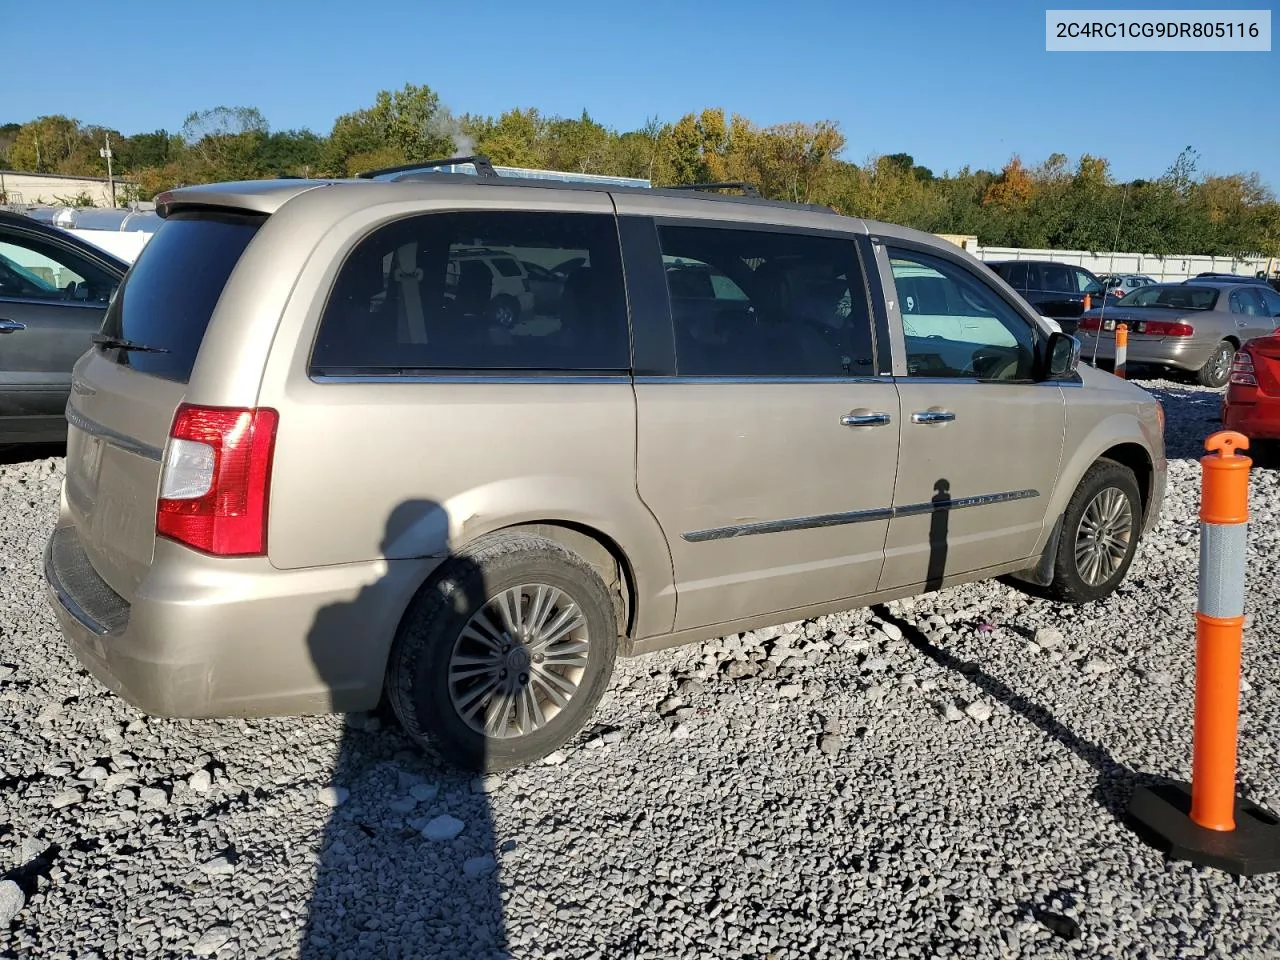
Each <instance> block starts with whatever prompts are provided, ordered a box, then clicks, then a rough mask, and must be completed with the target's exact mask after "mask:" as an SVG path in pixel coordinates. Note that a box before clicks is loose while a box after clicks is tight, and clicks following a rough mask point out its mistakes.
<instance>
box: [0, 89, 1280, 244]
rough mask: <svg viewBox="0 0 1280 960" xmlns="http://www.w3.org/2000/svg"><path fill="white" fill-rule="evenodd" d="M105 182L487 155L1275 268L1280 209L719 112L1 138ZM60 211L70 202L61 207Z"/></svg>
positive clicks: (433, 103)
mask: <svg viewBox="0 0 1280 960" xmlns="http://www.w3.org/2000/svg"><path fill="white" fill-rule="evenodd" d="M108 137H109V138H110V142H111V147H112V152H113V158H114V159H113V169H114V172H115V174H116V175H117V176H120V177H127V178H129V179H130V180H132V181H133V182H134V183H135V184H136V190H137V195H138V196H139V197H140V198H141V199H149V198H150V197H152V196H154V195H155V194H156V193H158V192H159V191H161V190H164V189H168V188H170V187H174V186H180V185H183V184H192V183H202V182H209V181H215V180H235V179H256V178H262V177H276V176H302V177H315V176H350V175H352V174H355V173H358V172H360V171H361V170H367V169H371V168H376V167H383V166H391V165H395V164H400V163H409V162H414V161H420V160H427V159H435V158H440V157H446V156H450V155H455V154H470V153H473V152H479V153H484V154H487V155H488V156H489V157H490V158H491V159H492V160H493V162H494V163H497V164H504V165H511V166H524V167H542V168H549V169H555V170H565V171H575V172H582V173H604V174H613V175H621V176H629V177H644V178H647V179H650V180H652V181H653V182H654V183H655V184H656V185H667V184H681V183H695V182H704V181H724V180H733V181H738V180H741V181H748V182H751V183H754V184H756V185H757V186H758V187H759V188H760V190H761V192H762V193H763V194H764V195H766V196H769V197H773V198H776V199H786V200H797V201H804V202H809V203H819V204H824V205H828V206H831V207H834V208H835V209H837V210H839V211H841V212H842V213H849V214H855V215H858V216H863V217H870V218H874V219H877V220H887V221H890V222H894V223H902V224H907V225H910V226H913V227H918V228H919V229H922V230H928V231H930V232H933V233H957V234H975V235H977V237H978V239H979V241H980V242H981V243H983V244H985V245H994V246H1017V247H1051V248H1057V249H1083V250H1128V251H1136V252H1141V253H1150V254H1169V253H1200V254H1213V255H1218V256H1250V255H1264V256H1269V255H1280V203H1277V201H1276V197H1275V195H1274V194H1273V193H1272V192H1271V190H1269V189H1268V188H1267V187H1266V186H1265V185H1264V184H1263V183H1262V182H1261V180H1260V179H1259V178H1258V175H1257V174H1256V173H1250V174H1246V173H1239V174H1228V175H1206V174H1202V173H1200V172H1199V171H1197V169H1196V163H1197V157H1196V153H1195V151H1194V150H1193V149H1192V148H1191V147H1187V148H1186V149H1185V150H1184V151H1183V152H1182V153H1181V154H1179V156H1178V157H1177V158H1175V159H1173V161H1172V163H1171V164H1170V165H1169V167H1168V168H1167V169H1165V170H1164V171H1163V172H1162V173H1160V174H1159V175H1157V176H1154V177H1153V178H1152V179H1149V180H1133V181H1130V182H1119V181H1117V180H1116V179H1114V178H1113V177H1112V176H1111V173H1110V170H1109V167H1108V164H1107V161H1106V160H1105V159H1102V158H1101V157H1094V156H1089V155H1085V156H1082V157H1081V158H1080V159H1079V161H1078V162H1077V163H1076V164H1075V165H1074V166H1071V165H1070V164H1069V162H1068V160H1067V158H1066V156H1064V155H1063V154H1060V153H1055V154H1053V155H1052V156H1050V157H1049V158H1048V159H1047V160H1045V161H1043V162H1042V163H1039V164H1037V165H1034V166H1028V165H1025V164H1024V163H1023V162H1022V161H1021V160H1020V159H1019V158H1018V157H1016V156H1015V157H1013V158H1012V159H1010V160H1009V162H1008V163H1006V164H1005V166H1004V168H1003V169H1001V170H998V171H991V170H971V169H969V168H968V167H965V168H963V169H961V170H959V171H957V172H954V173H947V174H943V175H937V174H935V173H934V172H933V171H932V170H930V169H928V168H927V167H924V166H921V165H919V164H917V163H916V162H915V161H914V159H913V158H912V157H911V156H909V155H907V154H903V153H898V154H890V155H881V156H873V157H871V158H869V159H867V160H866V161H865V162H863V163H852V162H848V161H846V160H843V159H841V157H842V155H843V154H844V152H845V148H846V147H847V146H848V141H847V139H846V136H845V134H844V133H843V132H842V131H841V130H840V128H839V126H838V125H837V124H836V123H833V122H829V121H820V122H818V123H785V124H778V125H776V126H768V127H761V126H757V125H756V124H754V123H752V122H751V121H750V120H748V119H747V118H746V117H742V116H737V115H734V116H730V117H726V116H725V114H724V111H722V110H718V109H708V110H703V111H702V112H701V113H696V114H694V113H691V114H688V115H686V116H684V117H682V118H680V119H679V120H678V121H676V122H674V123H662V122H660V121H659V120H657V119H656V118H655V119H652V120H650V121H649V122H647V123H646V124H645V125H644V126H643V127H642V128H640V129H639V130H630V131H625V132H620V131H617V130H611V129H609V128H607V127H605V126H603V125H601V124H599V123H597V122H596V121H595V120H593V119H592V118H591V117H590V116H589V115H588V114H587V113H586V112H585V111H584V112H583V114H582V116H581V117H578V118H576V119H571V118H564V117H548V116H544V115H543V114H542V113H540V112H539V111H538V110H536V109H533V108H521V109H514V110H510V111H508V112H506V113H503V114H502V115H501V116H497V117H487V116H475V115H471V114H464V115H460V116H455V115H454V114H453V113H451V112H450V111H449V109H448V108H447V107H446V106H445V105H444V104H443V103H441V101H440V98H439V96H438V95H437V94H436V93H435V92H434V91H433V90H431V89H430V88H429V87H426V86H416V85H413V84H409V85H406V86H405V87H404V88H403V89H401V90H391V91H388V90H384V91H381V92H380V93H378V95H377V97H376V98H375V100H374V102H373V103H372V104H371V105H370V106H368V107H366V108H364V109H362V110H357V111H355V112H353V113H348V114H344V115H342V116H340V117H338V119H337V120H335V121H334V124H333V128H332V129H331V130H330V131H329V133H328V135H327V136H326V135H320V134H316V133H314V132H312V131H310V130H277V131H272V130H271V129H270V128H269V126H268V124H267V120H266V118H265V117H264V116H263V115H262V113H261V112H260V111H259V110H257V109H256V108H253V107H216V108H214V109H211V110H205V111H202V112H199V113H193V114H191V115H190V116H189V117H188V118H187V120H186V122H185V123H184V124H183V126H182V129H181V130H180V131H168V130H156V131H153V132H151V133H140V134H133V135H130V136H126V135H124V134H122V133H120V132H119V131H116V130H111V129H108V128H104V127H100V126H95V125H91V124H83V123H80V122H79V121H77V120H74V119H72V118H70V117H65V116H47V117H39V118H37V119H35V120H32V121H30V122H28V123H23V124H17V123H10V124H6V125H4V126H0V166H3V167H7V168H10V169H16V170H27V171H37V172H51V173H65V174H80V175H89V176H98V177H102V176H106V172H107V171H106V160H105V159H104V158H103V157H102V156H101V155H100V148H101V147H102V146H103V145H104V144H105V142H106V140H107V138H108ZM63 199H64V200H65V199H66V198H63Z"/></svg>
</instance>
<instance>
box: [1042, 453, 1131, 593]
mask: <svg viewBox="0 0 1280 960" xmlns="http://www.w3.org/2000/svg"><path fill="white" fill-rule="evenodd" d="M1106 490H1118V491H1119V492H1120V493H1121V494H1123V496H1124V499H1125V500H1126V501H1127V502H1128V505H1129V517H1130V518H1131V522H1130V523H1129V530H1128V546H1127V549H1126V550H1125V552H1124V555H1123V557H1122V559H1121V560H1120V564H1119V566H1118V567H1117V568H1116V569H1115V570H1114V572H1112V573H1111V574H1110V575H1109V576H1107V577H1105V579H1103V580H1101V582H1097V583H1091V582H1090V580H1089V578H1087V577H1086V576H1085V575H1083V574H1082V573H1081V570H1080V564H1079V562H1078V561H1077V556H1076V543H1077V538H1078V537H1079V536H1080V527H1081V523H1082V521H1083V520H1084V516H1085V511H1086V510H1087V509H1088V508H1089V505H1090V504H1092V503H1093V502H1094V501H1095V500H1096V499H1097V498H1098V497H1099V495H1101V494H1102V493H1103V492H1104V491H1106ZM1141 531H1142V495H1141V493H1140V492H1139V490H1138V480H1137V478H1136V477H1135V476H1134V475H1133V471H1132V470H1130V469H1129V468H1128V467H1126V466H1123V465H1122V464H1119V463H1116V462H1115V461H1114V460H1099V461H1098V462H1097V463H1095V464H1094V465H1093V466H1092V467H1090V468H1089V469H1088V470H1087V471H1086V472H1085V475H1084V476H1083V477H1082V478H1081V480H1080V485H1079V486H1078V487H1076V492H1075V493H1074V494H1072V495H1071V500H1070V502H1069V503H1068V504H1067V509H1066V512H1065V513H1064V514H1063V521H1062V535H1061V536H1060V538H1059V539H1058V552H1057V556H1056V557H1055V558H1054V571H1053V582H1052V583H1050V584H1049V586H1048V587H1046V588H1045V593H1046V594H1047V595H1048V596H1049V598H1050V599H1052V600H1056V601H1058V602H1059V603H1071V604H1079V603H1089V602H1091V601H1094V600H1101V599H1103V598H1104V597H1107V596H1110V595H1111V594H1112V593H1113V592H1114V591H1115V589H1116V587H1118V586H1120V584H1121V582H1123V580H1124V578H1125V575H1126V574H1128V572H1129V566H1130V565H1131V564H1132V563H1133V556H1134V554H1135V553H1136V552H1137V549H1138V536H1139V534H1140V533H1141Z"/></svg>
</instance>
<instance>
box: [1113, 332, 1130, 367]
mask: <svg viewBox="0 0 1280 960" xmlns="http://www.w3.org/2000/svg"><path fill="white" fill-rule="evenodd" d="M1128 359H1129V325H1128V324H1125V323H1117V324H1116V362H1115V375H1116V376H1117V377H1120V378H1123V377H1124V367H1125V363H1126V362H1127V361H1128Z"/></svg>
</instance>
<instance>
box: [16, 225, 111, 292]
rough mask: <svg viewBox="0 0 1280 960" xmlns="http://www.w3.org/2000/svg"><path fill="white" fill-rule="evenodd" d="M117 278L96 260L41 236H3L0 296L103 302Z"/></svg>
mask: <svg viewBox="0 0 1280 960" xmlns="http://www.w3.org/2000/svg"><path fill="white" fill-rule="evenodd" d="M114 287H115V281H114V280H113V279H112V277H111V276H110V275H109V274H108V273H107V272H106V271H104V270H101V269H99V268H98V267H96V266H94V264H92V263H90V262H89V261H87V260H85V259H84V258H82V257H78V256H76V255H75V254H73V253H71V252H69V251H66V250H63V249H61V248H60V247H57V246H54V245H53V244H50V243H45V242H42V241H40V240H36V239H30V238H27V237H17V236H12V235H6V236H0V297H16V298H22V299H26V300H70V301H78V302H81V303H93V304H103V303H106V302H107V301H108V300H109V299H111V293H112V290H113V289H114Z"/></svg>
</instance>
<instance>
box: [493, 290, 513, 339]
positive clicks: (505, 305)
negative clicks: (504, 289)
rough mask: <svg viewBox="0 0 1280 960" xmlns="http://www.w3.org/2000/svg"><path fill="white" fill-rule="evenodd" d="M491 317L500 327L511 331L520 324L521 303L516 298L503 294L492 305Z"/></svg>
mask: <svg viewBox="0 0 1280 960" xmlns="http://www.w3.org/2000/svg"><path fill="white" fill-rule="evenodd" d="M489 315H490V316H491V317H492V318H493V322H494V323H496V324H497V325H498V326H500V327H502V328H503V329H504V330H510V329H511V328H512V327H514V326H515V325H516V324H517V323H519V322H520V301H519V300H517V299H516V298H515V297H512V296H509V295H507V294H503V295H502V296H500V297H497V298H496V299H494V300H493V302H492V303H490V305H489Z"/></svg>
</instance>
